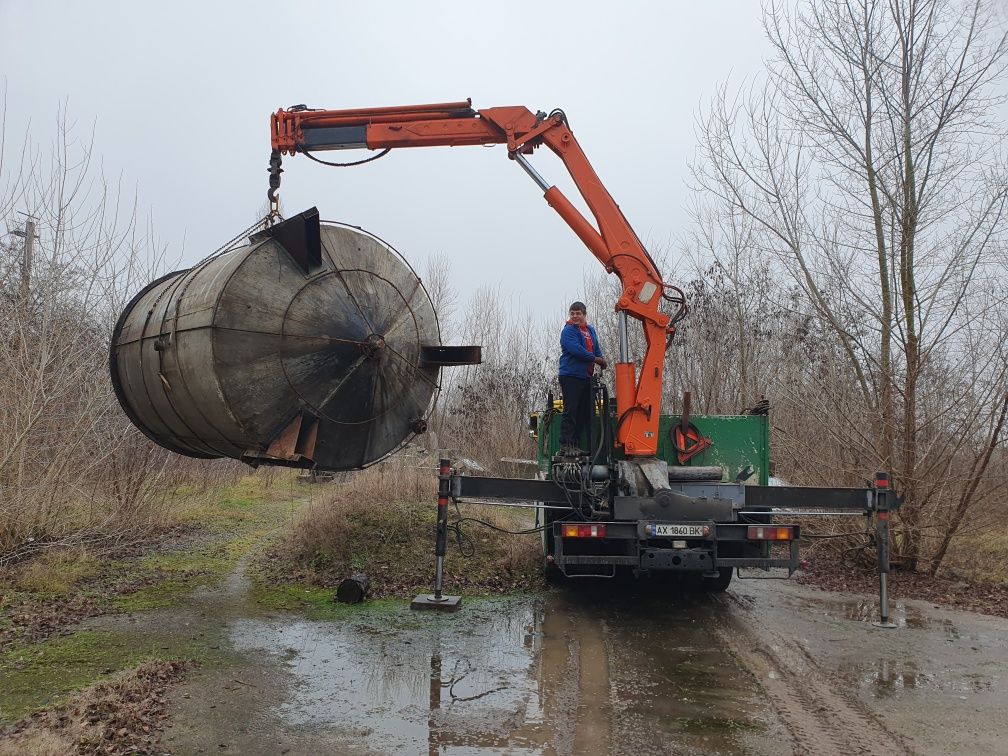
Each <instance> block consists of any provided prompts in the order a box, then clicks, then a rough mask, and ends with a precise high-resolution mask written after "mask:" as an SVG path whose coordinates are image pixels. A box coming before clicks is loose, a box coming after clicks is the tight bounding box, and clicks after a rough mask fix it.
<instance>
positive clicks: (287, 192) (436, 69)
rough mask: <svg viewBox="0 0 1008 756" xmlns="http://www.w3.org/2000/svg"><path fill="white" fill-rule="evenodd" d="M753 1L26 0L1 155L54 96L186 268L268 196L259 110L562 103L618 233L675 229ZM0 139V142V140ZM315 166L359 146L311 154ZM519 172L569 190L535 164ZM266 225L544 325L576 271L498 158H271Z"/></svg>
mask: <svg viewBox="0 0 1008 756" xmlns="http://www.w3.org/2000/svg"><path fill="white" fill-rule="evenodd" d="M767 49H768V46H767V44H766V42H765V40H764V38H763V34H762V29H761V27H760V7H759V3H758V2H755V0H753V1H751V2H750V1H743V0H737V1H735V2H732V1H730V0H711V1H710V2H702V3H696V2H688V3H687V2H627V1H624V2H622V3H614V2H611V0H610V2H551V3H524V4H522V3H517V4H512V5H511V6H507V5H502V4H499V3H498V4H493V5H490V4H486V5H484V4H482V3H476V2H436V1H429V2H424V3H419V2H414V3H407V2H386V3H362V2H359V0H358V1H357V2H328V3H323V2H314V3H313V2H279V1H278V0H274V1H273V2H268V3H267V2H226V3H224V2H221V3H217V2H206V1H205V0H204V2H179V1H178V0H172V1H171V2H161V3H157V4H154V3H143V2H135V1H134V2H102V1H99V0H94V1H92V2H69V1H68V0H65V1H63V2H39V1H35V2H29V1H28V0H0V73H2V74H3V75H4V76H5V77H6V87H7V133H8V144H7V149H8V150H11V149H14V148H17V147H18V146H19V145H18V142H19V138H20V135H21V134H22V133H23V132H24V130H25V129H26V128H28V125H29V123H30V125H31V130H32V133H33V137H34V139H35V140H36V141H37V142H39V143H41V144H43V145H45V144H46V143H47V142H48V141H49V140H50V139H51V138H52V136H53V134H54V130H55V129H54V127H55V123H56V118H57V111H58V109H59V107H60V104H61V103H62V102H66V103H67V107H68V112H69V114H70V116H71V118H72V119H73V120H75V121H76V122H77V124H78V126H79V132H78V134H79V136H81V137H82V138H87V136H88V134H89V132H90V130H91V127H92V125H94V128H95V139H94V142H95V144H94V147H95V152H96V154H97V156H98V157H99V158H100V159H101V161H102V163H103V166H104V171H105V174H106V175H107V176H109V177H112V178H115V177H118V176H119V175H120V174H121V175H122V177H123V180H124V185H125V186H126V187H127V189H128V190H129V191H132V188H133V187H134V186H135V187H137V188H138V189H139V192H140V196H141V200H142V202H143V205H144V206H145V207H149V208H150V209H151V210H152V212H153V217H154V222H155V227H156V230H157V231H158V233H159V236H160V237H161V239H162V241H163V242H166V243H168V244H169V246H170V248H171V249H172V251H173V252H174V253H176V254H181V256H182V260H183V263H192V262H195V261H196V260H199V259H201V258H202V257H204V256H205V255H207V254H208V253H209V252H211V251H213V250H214V249H215V248H216V247H218V246H219V245H220V244H221V243H222V242H223V241H225V240H226V239H228V238H230V237H231V236H233V235H234V234H236V233H237V232H239V231H240V230H241V229H243V228H245V227H246V226H248V225H249V224H250V223H251V222H252V221H253V220H254V219H255V217H256V216H257V213H258V212H259V210H260V208H261V206H262V204H263V201H264V196H265V191H266V186H267V174H266V166H267V161H268V157H269V149H270V144H269V131H268V117H269V114H270V113H271V112H273V111H275V110H276V109H277V108H278V107H281V106H283V107H286V106H288V105H291V104H295V103H306V104H308V105H309V106H312V107H325V108H349V107H361V106H386V105H403V104H415V103H424V102H442V101H448V100H462V99H465V98H466V97H471V98H472V100H473V105H474V107H476V108H485V107H493V106H500V105H526V106H528V107H529V108H530V109H531V110H537V109H542V110H546V111H548V110H550V109H552V108H554V107H560V108H563V109H564V110H565V111H566V113H567V115H568V118H569V120H570V124H571V127H572V129H573V130H574V133H575V135H576V136H577V138H578V140H579V141H580V143H581V145H582V147H583V148H584V150H585V152H586V153H587V155H588V157H589V159H590V160H591V161H592V163H593V165H594V167H595V169H596V171H597V172H598V174H599V175H600V177H601V178H602V180H603V181H604V182H605V184H606V185H607V187H608V188H609V191H610V192H611V193H612V195H613V197H614V198H615V199H616V201H617V202H618V203H619V204H620V205H621V207H622V208H623V211H624V213H625V214H626V216H627V218H628V219H629V220H630V222H631V224H633V225H634V227H635V228H636V230H637V232H638V234H639V235H640V236H641V237H642V238H643V239H644V240H645V241H646V242H648V243H650V245H651V246H655V245H662V244H671V243H672V242H673V241H674V239H675V237H676V235H677V234H678V233H679V232H680V230H681V229H682V228H683V226H684V224H686V223H687V213H686V203H687V194H688V190H687V188H686V183H685V182H686V179H687V160H688V159H689V158H690V157H691V155H692V154H693V148H694V147H693V145H694V137H693V123H694V117H695V114H696V112H697V109H698V107H699V106H700V105H701V104H702V103H705V102H706V101H707V100H708V99H709V98H710V96H711V95H712V94H713V92H714V90H715V88H716V86H717V85H718V84H719V83H721V82H723V81H724V80H725V79H726V78H728V77H729V76H731V78H732V80H733V81H736V82H741V81H742V79H743V78H745V77H746V76H748V75H750V74H751V73H752V72H754V71H756V70H758V69H759V67H760V65H761V61H762V59H763V57H764V55H766V53H767ZM12 142H13V144H12ZM329 154H330V155H331V156H334V157H335V159H353V158H354V157H356V156H359V157H364V156H366V153H357V152H353V153H351V152H339V153H329ZM533 162H534V164H535V165H536V167H537V168H538V169H539V171H540V172H541V173H542V174H543V175H544V176H545V177H546V178H547V180H550V181H551V182H553V183H556V184H557V185H559V186H560V187H561V188H563V189H565V191H566V190H568V189H570V193H573V188H572V186H571V185H570V184H569V183H565V182H564V181H562V180H561V179H564V178H565V177H566V174H565V172H564V171H563V167H562V164H561V163H560V162H559V161H558V160H556V158H555V157H554V156H553V155H552V154H551V153H549V152H548V151H545V150H539V151H537V152H536V155H535V156H534V158H533ZM285 168H286V172H285V173H284V179H283V187H282V189H281V196H282V198H283V202H284V208H285V211H286V212H287V213H288V214H293V213H296V212H298V211H300V210H303V209H305V208H307V207H310V206H311V205H317V206H318V207H319V209H320V211H321V213H322V216H323V217H324V218H329V219H333V220H340V221H344V222H348V223H352V224H354V225H359V226H362V227H364V228H365V229H367V230H369V231H372V232H374V233H376V234H377V235H379V236H381V237H382V238H384V239H386V240H387V241H389V242H390V243H391V244H393V245H394V246H395V247H397V248H398V249H399V250H400V251H401V252H402V253H403V254H404V255H405V256H406V257H407V259H409V260H410V262H411V263H413V265H414V267H416V268H417V269H418V270H422V269H423V264H424V261H425V259H426V258H427V256H428V255H430V254H432V253H437V252H443V253H445V254H446V255H447V256H448V257H449V258H450V260H451V261H452V262H453V263H455V266H456V267H455V271H456V273H457V283H458V286H459V288H460V290H461V291H462V293H463V299H464V295H465V292H467V291H469V290H471V289H472V288H474V287H477V286H480V285H483V284H490V285H497V286H498V287H499V289H500V291H501V293H502V294H504V295H505V296H513V297H514V298H515V299H516V300H517V301H520V302H521V303H522V304H523V305H528V306H533V307H534V308H535V309H536V310H537V311H538V312H550V313H553V312H556V313H558V314H559V313H562V311H563V310H564V309H565V308H566V305H567V304H568V303H569V300H570V299H571V298H572V297H575V296H577V295H578V293H579V283H580V281H581V278H582V274H583V271H585V270H587V269H589V268H591V267H592V266H594V265H596V264H597V263H595V261H594V259H593V258H592V257H591V256H590V254H589V253H588V251H587V250H586V249H585V248H584V247H583V246H582V245H581V243H580V242H579V241H578V239H577V238H576V237H575V236H574V234H573V233H572V232H571V231H570V230H569V229H568V228H567V226H566V225H565V224H564V223H563V222H562V221H561V220H560V218H559V217H558V216H556V215H555V214H554V212H553V211H552V210H551V209H550V208H549V207H548V206H547V205H546V203H545V201H544V200H543V198H542V194H541V192H540V190H539V189H538V188H537V187H536V186H535V184H533V183H532V181H531V180H529V178H528V177H527V176H526V175H525V174H524V173H523V172H522V171H521V170H520V168H519V167H518V166H517V165H516V164H514V163H513V162H511V161H508V159H507V155H506V151H505V148H504V147H503V146H497V147H493V148H481V147H465V148H453V149H449V148H425V149H414V150H398V151H393V152H392V153H391V154H390V155H388V156H387V157H385V158H384V159H382V160H379V161H376V162H375V163H372V164H370V165H367V166H362V167H358V168H346V169H336V168H326V167H324V166H320V165H318V164H315V163H312V162H311V161H309V160H307V159H305V158H304V157H301V156H298V157H295V158H286V159H285Z"/></svg>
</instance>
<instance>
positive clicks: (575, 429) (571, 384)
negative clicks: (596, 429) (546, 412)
mask: <svg viewBox="0 0 1008 756" xmlns="http://www.w3.org/2000/svg"><path fill="white" fill-rule="evenodd" d="M560 393H561V394H562V395H563V404H564V411H563V419H562V420H561V421H560V443H561V444H569V445H571V446H577V445H579V444H580V443H581V434H582V433H583V432H584V431H585V430H586V429H587V428H588V427H589V426H588V423H590V422H591V405H592V397H591V381H589V380H588V379H587V378H575V377H574V376H573V375H561V376H560Z"/></svg>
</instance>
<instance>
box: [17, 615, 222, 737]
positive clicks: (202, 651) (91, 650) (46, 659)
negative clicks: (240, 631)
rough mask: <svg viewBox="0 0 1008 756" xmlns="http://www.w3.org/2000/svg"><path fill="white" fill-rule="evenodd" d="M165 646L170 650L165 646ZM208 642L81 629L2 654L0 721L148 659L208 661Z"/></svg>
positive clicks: (54, 701) (51, 702) (60, 698)
mask: <svg viewBox="0 0 1008 756" xmlns="http://www.w3.org/2000/svg"><path fill="white" fill-rule="evenodd" d="M165 646H168V648H167V649H166V648H164V647H165ZM210 653H211V652H210V649H209V648H208V646H207V645H206V644H198V643H193V642H186V643H178V642H172V643H171V644H170V643H169V642H168V639H167V638H161V637H157V636H153V635H147V636H144V637H143V638H139V637H137V636H132V635H124V634H117V633H110V632H97V631H81V632H77V633H74V634H73V635H65V636H58V637H55V638H52V639H50V640H47V641H45V642H43V643H36V644H32V645H30V646H21V647H18V648H14V649H10V650H8V651H7V652H5V653H4V654H2V655H0V680H2V684H0V722H7V723H9V722H13V721H16V720H18V719H20V718H21V717H23V716H25V715H26V714H30V713H31V712H33V711H37V710H39V709H43V708H47V707H50V706H54V705H56V704H59V703H61V702H62V701H64V700H65V699H66V697H67V696H68V695H69V694H71V693H73V692H75V691H78V690H82V689H84V688H86V687H87V686H89V685H91V684H92V683H93V682H95V681H96V680H99V679H103V678H105V677H107V676H109V675H111V674H114V673H115V672H118V671H120V670H123V669H128V668H130V667H134V666H136V665H137V664H139V663H140V662H142V661H147V660H150V659H199V660H201V661H205V660H208V659H210V658H211V656H210Z"/></svg>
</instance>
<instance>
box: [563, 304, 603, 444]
mask: <svg viewBox="0 0 1008 756" xmlns="http://www.w3.org/2000/svg"><path fill="white" fill-rule="evenodd" d="M560 349H561V350H562V354H561V355H560V393H561V394H562V395H563V404H564V410H563V420H562V421H561V423H560V451H561V453H563V454H565V455H569V456H577V455H579V454H581V449H580V448H579V447H578V444H580V443H581V434H582V433H583V432H584V430H585V428H587V427H589V425H588V424H589V423H590V422H591V404H592V392H591V378H592V376H593V375H594V373H595V366H596V365H598V366H600V367H601V368H603V369H605V367H606V366H607V365H608V364H609V363H608V362H606V360H605V358H604V357H603V356H602V349H601V347H599V338H598V334H597V333H595V329H594V328H593V327H592V326H590V325H588V308H587V307H585V303H584V302H575V303H574V304H572V305H571V306H570V319H569V320H568V321H567V323H566V324H565V325H564V327H563V331H561V332H560Z"/></svg>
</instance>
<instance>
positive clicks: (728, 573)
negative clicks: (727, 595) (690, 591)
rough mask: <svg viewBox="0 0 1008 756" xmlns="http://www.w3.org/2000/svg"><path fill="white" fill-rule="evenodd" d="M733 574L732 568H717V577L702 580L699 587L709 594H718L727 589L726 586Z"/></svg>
mask: <svg viewBox="0 0 1008 756" xmlns="http://www.w3.org/2000/svg"><path fill="white" fill-rule="evenodd" d="M734 574H735V568H734V567H719V568H718V576H717V577H716V578H703V579H702V581H701V585H703V587H704V589H705V590H708V591H710V592H711V593H720V592H721V591H724V590H727V589H728V586H729V585H730V584H731V579H732V575H734Z"/></svg>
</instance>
